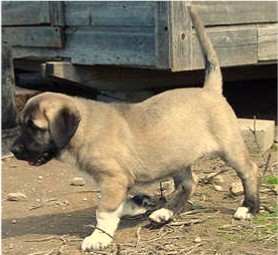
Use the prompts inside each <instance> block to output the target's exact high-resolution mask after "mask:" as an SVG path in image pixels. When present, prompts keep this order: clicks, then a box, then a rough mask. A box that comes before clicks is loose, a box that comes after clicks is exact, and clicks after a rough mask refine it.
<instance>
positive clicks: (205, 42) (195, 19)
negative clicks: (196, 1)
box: [187, 5, 222, 94]
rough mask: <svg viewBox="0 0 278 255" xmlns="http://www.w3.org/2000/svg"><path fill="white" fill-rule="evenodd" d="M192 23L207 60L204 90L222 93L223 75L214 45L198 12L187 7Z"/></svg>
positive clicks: (191, 7)
mask: <svg viewBox="0 0 278 255" xmlns="http://www.w3.org/2000/svg"><path fill="white" fill-rule="evenodd" d="M187 7H188V10H189V13H190V16H191V20H192V23H193V25H194V27H195V29H196V31H197V36H198V39H199V43H200V46H201V49H202V52H203V55H204V59H205V68H206V74H205V83H204V88H207V89H210V90H213V91H214V92H216V93H219V94H221V93H222V73H221V70H220V65H219V61H218V58H217V55H216V52H215V50H214V48H213V46H212V43H211V41H210V39H209V37H208V35H207V33H206V30H205V27H204V24H203V22H202V20H201V18H200V17H199V15H198V13H197V12H196V10H195V8H194V7H193V6H191V5H187Z"/></svg>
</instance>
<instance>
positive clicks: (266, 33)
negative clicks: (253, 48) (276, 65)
mask: <svg viewBox="0 0 278 255" xmlns="http://www.w3.org/2000/svg"><path fill="white" fill-rule="evenodd" d="M277 44H278V24H272V25H264V26H260V27H258V60H259V61H269V60H277V59H278V52H277Z"/></svg>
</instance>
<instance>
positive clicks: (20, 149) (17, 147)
mask: <svg viewBox="0 0 278 255" xmlns="http://www.w3.org/2000/svg"><path fill="white" fill-rule="evenodd" d="M24 150H25V148H24V146H23V145H21V144H18V143H16V142H15V143H14V144H13V145H12V147H11V152H12V153H13V154H14V155H15V157H16V158H17V159H19V160H27V155H24V154H25V153H24Z"/></svg>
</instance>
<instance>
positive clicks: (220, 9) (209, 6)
mask: <svg viewBox="0 0 278 255" xmlns="http://www.w3.org/2000/svg"><path fill="white" fill-rule="evenodd" d="M192 4H193V5H194V6H196V8H197V10H198V13H199V14H200V16H201V17H202V20H203V22H204V24H205V25H209V26H214V25H233V24H235V25H238V24H254V23H265V22H277V20H278V17H277V1H254V2H251V1H194V2H192Z"/></svg>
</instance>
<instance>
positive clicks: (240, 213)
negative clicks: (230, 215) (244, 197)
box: [234, 206, 252, 220]
mask: <svg viewBox="0 0 278 255" xmlns="http://www.w3.org/2000/svg"><path fill="white" fill-rule="evenodd" d="M251 217H252V214H251V213H250V212H249V208H247V207H244V206H241V207H239V208H237V210H236V212H235V214H234V218H235V219H236V220H250V219H251Z"/></svg>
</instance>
